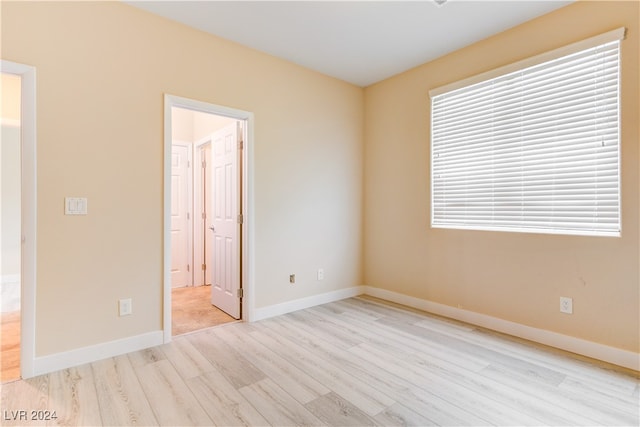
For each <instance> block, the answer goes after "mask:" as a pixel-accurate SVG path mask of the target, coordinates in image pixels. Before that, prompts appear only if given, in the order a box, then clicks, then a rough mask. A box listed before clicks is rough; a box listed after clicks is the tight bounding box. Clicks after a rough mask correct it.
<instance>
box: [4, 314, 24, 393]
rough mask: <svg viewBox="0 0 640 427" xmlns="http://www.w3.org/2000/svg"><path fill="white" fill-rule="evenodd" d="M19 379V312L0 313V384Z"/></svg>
mask: <svg viewBox="0 0 640 427" xmlns="http://www.w3.org/2000/svg"><path fill="white" fill-rule="evenodd" d="M18 378H20V311H11V312H8V313H0V382H6V381H13V380H16V379H18Z"/></svg>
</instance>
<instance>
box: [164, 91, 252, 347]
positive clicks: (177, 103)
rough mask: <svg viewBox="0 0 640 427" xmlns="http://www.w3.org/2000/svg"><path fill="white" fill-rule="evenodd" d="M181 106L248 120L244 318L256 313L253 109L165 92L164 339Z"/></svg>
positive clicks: (168, 334) (167, 329) (244, 186)
mask: <svg viewBox="0 0 640 427" xmlns="http://www.w3.org/2000/svg"><path fill="white" fill-rule="evenodd" d="M172 107H179V108H185V109H188V110H193V111H200V112H203V113H209V114H215V115H218V116H226V117H231V118H233V119H236V120H244V121H245V122H246V126H244V129H245V132H246V135H245V138H244V147H243V148H244V149H243V153H242V155H243V158H242V162H243V168H242V173H243V176H242V197H243V199H242V209H243V212H242V214H243V216H244V222H243V224H242V271H241V275H242V279H241V280H242V288H243V291H244V296H243V298H242V320H246V321H251V320H252V319H253V317H254V315H253V311H254V307H255V303H254V277H255V275H254V271H255V264H254V235H255V232H254V229H255V227H254V224H255V221H254V215H253V213H254V208H253V205H254V203H253V200H254V194H253V191H254V190H253V188H254V186H253V129H254V124H253V122H254V116H253V113H251V112H249V111H243V110H238V109H235V108H230V107H225V106H222V105H215V104H210V103H207V102H202V101H197V100H194V99H189V98H182V97H179V96H175V95H169V94H165V95H164V153H165V154H164V183H163V185H164V190H163V191H164V193H163V194H164V218H163V221H164V233H163V239H164V246H163V251H164V256H163V263H164V266H163V282H164V283H163V293H164V295H163V330H164V342H165V343H168V342H170V341H171V215H170V214H171V197H170V195H171V141H172V138H173V136H172V135H173V134H172V128H171V108H172Z"/></svg>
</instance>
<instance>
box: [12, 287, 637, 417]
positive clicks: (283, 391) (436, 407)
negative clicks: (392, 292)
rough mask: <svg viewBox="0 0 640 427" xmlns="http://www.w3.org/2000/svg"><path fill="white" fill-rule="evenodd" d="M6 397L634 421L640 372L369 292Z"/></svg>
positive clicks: (348, 413)
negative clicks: (435, 314)
mask: <svg viewBox="0 0 640 427" xmlns="http://www.w3.org/2000/svg"><path fill="white" fill-rule="evenodd" d="M1 399H2V401H1V410H0V416H1V417H2V420H1V421H2V425H180V426H186V425H221V426H267V425H273V426H294V425H304V426H316V425H318V426H319V425H323V426H324V425H327V426H374V425H379V426H404V425H415V426H427V425H445V426H447V425H456V426H479V425H527V426H528V425H606V426H609V425H617V426H618V425H628V426H638V425H639V424H640V414H639V412H640V381H639V379H638V373H637V372H632V371H627V370H624V369H621V368H615V367H613V366H610V365H606V364H603V363H598V362H594V361H590V360H588V359H585V358H581V357H578V356H574V355H570V354H568V353H565V352H562V351H559V350H554V349H549V348H546V347H543V346H539V345H535V344H532V343H528V342H525V341H523V340H518V339H514V338H510V337H507V336H504V335H500V334H497V333H492V332H489V331H486V330H482V329H478V328H476V327H473V326H470V325H467V324H463V323H459V322H455V321H452V320H447V319H443V318H440V317H436V316H432V315H428V314H425V313H421V312H418V311H416V310H410V309H406V308H403V307H400V306H397V305H395V304H390V303H386V302H383V301H380V300H376V299H373V298H368V297H358V298H351V299H347V300H343V301H339V302H334V303H330V304H325V305H322V306H318V307H314V308H309V309H306V310H301V311H298V312H295V313H291V314H287V315H283V316H279V317H275V318H271V319H267V320H263V321H260V322H255V323H238V322H236V323H229V324H225V325H222V326H218V327H215V328H210V329H207V330H204V331H201V332H195V333H192V334H188V335H183V336H180V337H177V338H175V339H174V340H173V341H172V342H171V343H170V344H167V345H163V346H160V347H155V348H151V349H147V350H143V351H139V352H135V353H130V354H128V355H123V356H119V357H114V358H110V359H106V360H102V361H99V362H95V363H91V364H88V365H84V366H79V367H76V368H72V369H66V370H63V371H60V372H55V373H51V374H48V375H43V376H40V377H37V378H32V379H29V380H24V381H16V382H12V383H9V384H5V385H3V388H2V397H1ZM19 411H27V412H26V413H25V414H26V419H19V418H20V417H21V416H22V414H23V413H22V412H19ZM31 411H35V412H31ZM38 411H40V412H38ZM46 411H49V412H46ZM53 412H55V416H56V419H51V420H49V421H44V420H43V421H39V420H32V419H31V416H32V415H36V417H37V416H39V415H42V416H46V415H52V414H53ZM13 418H18V419H15V420H14V419H13Z"/></svg>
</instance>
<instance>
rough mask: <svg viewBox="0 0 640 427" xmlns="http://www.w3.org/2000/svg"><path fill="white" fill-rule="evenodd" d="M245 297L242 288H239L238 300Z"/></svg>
mask: <svg viewBox="0 0 640 427" xmlns="http://www.w3.org/2000/svg"><path fill="white" fill-rule="evenodd" d="M243 296H244V292H242V288H238V298H242V297H243Z"/></svg>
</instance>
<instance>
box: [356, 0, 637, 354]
mask: <svg viewBox="0 0 640 427" xmlns="http://www.w3.org/2000/svg"><path fill="white" fill-rule="evenodd" d="M638 17H639V4H638V3H637V2H623V3H616V2H578V3H575V4H573V5H570V6H568V7H565V8H562V9H560V10H558V11H556V12H554V13H552V14H549V15H546V16H543V17H540V18H539V19H536V20H534V21H530V22H528V23H526V24H524V25H521V26H519V27H517V28H514V29H512V30H509V31H506V32H504V33H502V34H498V35H496V36H495V37H491V38H489V39H486V40H484V41H482V42H479V43H477V44H474V45H472V46H470V47H467V48H465V49H462V50H460V51H457V52H455V53H453V54H450V55H448V56H445V57H443V58H440V59H438V60H436V61H433V62H431V63H428V64H426V65H423V66H420V67H418V68H415V69H413V70H410V71H408V72H406V73H403V74H401V75H398V76H396V77H394V78H391V79H389V80H387V81H384V82H381V83H379V84H377V85H374V86H371V87H369V88H367V89H366V91H365V105H366V114H365V140H366V147H365V209H364V212H365V214H364V215H365V216H364V221H365V233H364V235H365V245H364V248H365V249H364V252H365V266H366V267H365V283H366V284H368V285H371V286H375V287H380V288H384V289H388V290H392V291H395V292H399V293H403V294H407V295H410V296H414V297H418V298H423V299H427V300H431V301H435V302H438V303H442V304H447V305H450V306H453V307H461V308H464V309H467V310H471V311H475V312H478V313H483V314H487V315H490V316H494V317H498V318H502V319H507V320H510V321H513V322H518V323H521V324H524V325H529V326H533V327H536V328H541V329H545V330H550V331H555V332H559V333H562V334H567V335H571V336H575V337H579V338H583V339H586V340H590V341H594V342H598V343H603V344H607V345H610V346H613V347H618V348H622V349H626V350H631V351H635V352H638V350H639V348H638V347H639V343H638V340H639V330H638V328H639V326H638V324H639V320H638V319H639V297H640V296H639V276H638V264H639V250H638V244H639V243H638V242H639V230H638V226H639V218H638V196H639V194H638V169H639V167H638V166H639V153H638V136H639V133H638V117H639V110H638V98H639V96H638V92H639V88H638V81H639V76H638V63H639V58H638V52H639V51H640V49H639V46H638V34H639V32H640V24H639V19H638ZM621 26H625V27H627V28H628V37H627V39H626V40H625V41H624V42H623V43H622V227H623V231H622V237H621V238H594V237H575V236H552V235H537V234H517V233H506V232H482V231H455V230H443V229H430V227H429V218H430V202H429V188H430V182H429V128H430V122H429V115H430V103H429V97H428V91H429V89H432V88H435V87H438V86H441V85H443V84H446V83H449V82H453V81H456V80H459V79H462V78H465V77H468V76H471V75H474V74H478V73H480V72H483V71H487V70H490V69H493V68H496V67H499V66H502V65H505V64H508V63H511V62H514V61H517V60H520V59H523V58H526V57H529V56H532V55H535V54H538V53H542V52H545V51H547V50H551V49H554V48H556V47H560V46H563V45H566V44H569V43H572V42H574V41H578V40H581V39H584V38H587V37H589V36H593V35H596V34H599V33H603V32H606V31H608V30H611V29H614V28H617V27H621ZM560 296H568V297H573V299H574V314H573V315H565V314H561V313H560V312H559V301H558V300H559V297H560Z"/></svg>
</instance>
